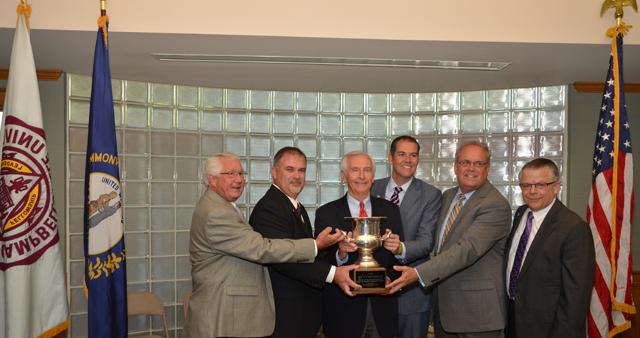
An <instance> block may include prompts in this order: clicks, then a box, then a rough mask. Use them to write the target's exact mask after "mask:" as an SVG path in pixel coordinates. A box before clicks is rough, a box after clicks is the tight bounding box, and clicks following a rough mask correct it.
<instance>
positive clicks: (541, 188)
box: [519, 181, 558, 191]
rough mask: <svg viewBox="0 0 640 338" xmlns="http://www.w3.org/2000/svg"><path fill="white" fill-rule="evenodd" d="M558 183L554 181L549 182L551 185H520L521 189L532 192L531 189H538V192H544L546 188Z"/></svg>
mask: <svg viewBox="0 0 640 338" xmlns="http://www.w3.org/2000/svg"><path fill="white" fill-rule="evenodd" d="M556 182H558V181H553V182H549V183H520V184H519V185H520V189H522V190H523V191H524V190H530V189H531V188H536V190H543V189H545V188H546V187H548V186H550V185H552V184H555V183H556Z"/></svg>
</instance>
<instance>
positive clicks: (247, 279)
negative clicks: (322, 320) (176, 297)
mask: <svg viewBox="0 0 640 338" xmlns="http://www.w3.org/2000/svg"><path fill="white" fill-rule="evenodd" d="M202 181H203V183H204V184H205V186H207V191H206V192H205V193H204V195H203V196H202V197H201V198H200V201H199V202H198V204H197V205H196V208H195V210H194V212H193V219H192V222H191V244H190V248H189V251H190V254H191V266H192V271H191V277H192V280H193V292H192V296H191V299H190V301H189V316H188V318H189V319H188V321H187V325H186V332H187V335H188V337H191V338H201V337H263V336H268V335H270V334H271V333H272V332H273V329H274V324H275V314H274V302H273V292H272V290H271V282H270V280H269V274H268V271H267V269H266V268H264V267H263V266H262V265H260V264H268V263H281V262H295V263H312V262H313V261H314V258H315V256H316V254H317V252H318V250H321V249H323V248H326V247H328V246H330V245H333V244H335V243H336V242H338V241H340V240H341V239H342V237H343V235H342V234H341V233H340V232H336V233H335V234H330V232H331V229H330V228H327V229H325V231H323V232H321V233H320V234H318V237H317V239H315V241H314V239H312V238H305V239H299V240H289V239H266V238H263V237H262V236H261V235H260V234H259V233H257V232H255V231H253V229H252V228H251V226H250V225H249V224H248V223H247V222H246V221H245V219H244V217H243V216H242V214H241V212H240V211H239V209H238V207H237V206H236V205H235V204H234V201H236V200H237V199H238V198H239V197H240V195H241V194H242V191H243V189H244V183H245V181H244V170H243V169H242V165H241V164H240V160H239V159H238V158H237V157H236V156H235V155H233V154H230V153H222V154H216V155H214V156H212V157H210V158H209V159H207V161H205V165H204V170H203V179H202Z"/></svg>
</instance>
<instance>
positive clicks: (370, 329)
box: [315, 152, 403, 338]
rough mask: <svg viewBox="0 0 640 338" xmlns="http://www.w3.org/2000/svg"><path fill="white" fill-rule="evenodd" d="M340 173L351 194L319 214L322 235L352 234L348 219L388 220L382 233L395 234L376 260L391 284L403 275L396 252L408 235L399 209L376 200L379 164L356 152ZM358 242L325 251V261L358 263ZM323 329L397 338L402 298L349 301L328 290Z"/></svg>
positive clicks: (345, 337)
mask: <svg viewBox="0 0 640 338" xmlns="http://www.w3.org/2000/svg"><path fill="white" fill-rule="evenodd" d="M340 169H341V174H342V179H343V181H344V182H345V183H346V184H347V187H348V192H347V194H345V196H344V197H342V198H340V199H338V200H335V201H333V202H329V203H327V204H325V205H323V206H321V207H320V208H318V210H317V211H316V220H315V228H316V232H320V231H322V230H323V229H324V228H326V227H334V226H335V227H337V228H339V229H341V230H343V231H347V232H348V231H351V230H352V224H351V221H349V220H345V217H364V216H384V217H386V219H385V220H384V221H383V222H382V224H381V225H380V234H381V235H382V234H383V233H384V232H385V230H386V229H390V230H391V231H392V233H393V234H394V235H392V236H391V238H390V239H389V240H388V241H387V242H386V243H385V247H384V248H378V249H377V250H376V251H375V253H374V255H373V256H374V258H375V259H376V261H378V263H380V265H381V266H382V267H385V268H386V269H387V276H388V277H390V278H391V279H393V278H395V277H396V276H397V275H398V272H397V271H395V270H393V265H395V264H399V263H400V262H399V261H398V260H397V259H396V257H395V256H394V254H393V253H392V252H395V251H396V250H397V248H398V246H399V244H400V241H401V239H402V238H403V236H402V220H401V218H400V211H399V209H398V207H397V206H396V205H395V204H393V203H391V202H389V201H387V200H385V199H382V198H377V197H373V196H371V195H370V189H371V185H372V183H373V177H374V174H375V164H374V162H373V160H372V159H371V156H369V154H367V153H364V152H351V153H348V154H346V155H345V156H344V157H343V158H342V162H341V163H340ZM350 244H352V243H345V242H344V241H343V242H341V244H340V245H333V246H331V247H329V248H327V249H325V250H323V251H322V252H321V253H320V254H319V256H321V257H323V258H324V259H325V260H326V262H328V263H330V264H333V265H338V266H340V265H343V264H351V263H354V262H355V261H356V260H357V258H358V257H359V255H358V253H357V252H355V246H351V245H350ZM323 302H324V311H323V327H324V332H325V334H326V335H327V336H328V337H329V338H360V337H372V338H376V337H383V338H387V337H389V338H390V337H396V336H397V335H398V302H397V296H393V295H392V296H380V295H358V296H355V297H349V296H346V295H345V294H344V293H343V292H342V291H341V290H340V289H338V288H337V287H335V286H334V285H328V286H327V287H325V288H324V290H323Z"/></svg>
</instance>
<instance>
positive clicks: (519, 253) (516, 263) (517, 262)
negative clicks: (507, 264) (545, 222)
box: [509, 211, 533, 299]
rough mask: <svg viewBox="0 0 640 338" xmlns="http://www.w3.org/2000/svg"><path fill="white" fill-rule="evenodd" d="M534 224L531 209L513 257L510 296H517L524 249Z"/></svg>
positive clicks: (513, 297) (511, 297) (512, 297)
mask: <svg viewBox="0 0 640 338" xmlns="http://www.w3.org/2000/svg"><path fill="white" fill-rule="evenodd" d="M532 224H533V212H531V211H529V214H527V224H526V225H525V227H524V232H522V236H520V241H519V242H518V249H516V256H515V257H514V259H513V267H512V268H511V273H510V274H509V298H510V299H515V298H516V284H518V275H520V267H522V261H523V260H524V251H525V249H526V248H527V242H528V241H529V234H531V225H532Z"/></svg>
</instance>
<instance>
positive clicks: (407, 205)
mask: <svg viewBox="0 0 640 338" xmlns="http://www.w3.org/2000/svg"><path fill="white" fill-rule="evenodd" d="M416 180H417V178H415V177H414V178H413V181H411V184H410V185H409V188H407V191H405V192H404V197H403V198H402V203H400V209H401V210H402V211H403V212H402V214H404V213H408V211H409V210H411V209H412V207H413V206H414V205H415V204H416V203H418V196H420V191H419V190H420V184H418V182H416Z"/></svg>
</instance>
